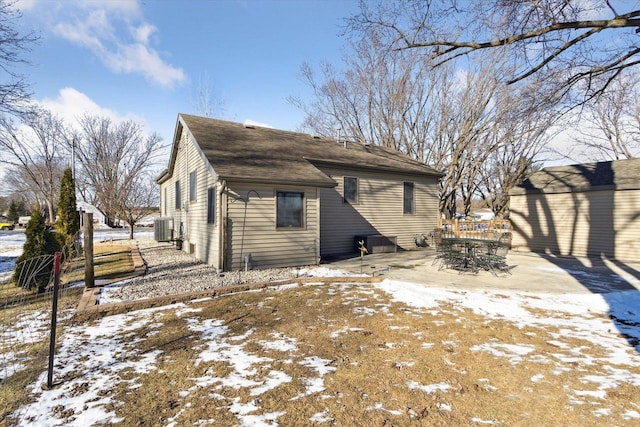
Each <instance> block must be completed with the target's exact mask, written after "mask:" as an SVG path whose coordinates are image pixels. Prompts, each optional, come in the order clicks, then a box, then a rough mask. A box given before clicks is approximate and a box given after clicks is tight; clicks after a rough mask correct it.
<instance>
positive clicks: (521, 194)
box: [509, 159, 640, 261]
mask: <svg viewBox="0 0 640 427" xmlns="http://www.w3.org/2000/svg"><path fill="white" fill-rule="evenodd" d="M509 195H510V199H511V201H510V215H509V219H510V220H511V223H512V227H513V240H512V247H513V248H514V249H516V250H517V249H520V250H528V251H534V252H542V253H551V254H557V255H570V256H597V257H603V256H604V257H607V258H615V259H618V260H635V261H637V260H638V259H639V255H638V254H640V159H631V160H617V161H611V162H598V163H586V164H578V165H571V166H556V167H548V168H544V169H542V170H541V171H539V172H536V173H534V174H533V175H531V177H530V178H529V179H527V180H526V181H524V182H523V183H522V184H521V185H520V186H518V187H516V188H514V189H513V190H511V191H510V192H509Z"/></svg>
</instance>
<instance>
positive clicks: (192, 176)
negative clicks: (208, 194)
mask: <svg viewBox="0 0 640 427" xmlns="http://www.w3.org/2000/svg"><path fill="white" fill-rule="evenodd" d="M196 194H197V193H196V171H193V172H190V173H189V201H190V202H195V201H196Z"/></svg>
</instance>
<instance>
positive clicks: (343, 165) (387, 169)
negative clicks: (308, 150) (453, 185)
mask: <svg viewBox="0 0 640 427" xmlns="http://www.w3.org/2000/svg"><path fill="white" fill-rule="evenodd" d="M304 159H305V160H307V161H309V162H310V163H318V164H322V165H326V166H338V167H341V168H349V169H359V170H366V171H377V172H379V171H384V172H392V173H400V174H405V175H407V174H409V175H422V176H429V177H437V178H441V177H443V176H444V173H442V172H440V171H437V170H433V171H417V170H413V169H403V168H394V167H389V166H379V165H376V166H366V165H356V164H353V163H344V162H338V161H335V160H326V159H315V158H311V157H304Z"/></svg>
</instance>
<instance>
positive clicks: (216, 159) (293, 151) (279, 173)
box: [158, 114, 442, 187]
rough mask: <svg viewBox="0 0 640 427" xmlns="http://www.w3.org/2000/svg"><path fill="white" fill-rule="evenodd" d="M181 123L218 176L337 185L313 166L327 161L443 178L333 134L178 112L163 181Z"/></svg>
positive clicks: (402, 158) (388, 152)
mask: <svg viewBox="0 0 640 427" xmlns="http://www.w3.org/2000/svg"><path fill="white" fill-rule="evenodd" d="M181 127H182V128H184V129H185V130H188V132H189V133H190V134H191V135H192V136H193V138H194V139H195V141H196V142H197V144H198V146H199V147H200V149H201V150H202V153H204V156H205V157H206V159H207V160H208V161H209V163H210V164H211V166H212V167H213V169H214V170H215V172H216V173H217V174H218V176H219V177H220V179H226V180H232V181H233V180H235V181H252V182H271V183H296V184H305V185H313V186H320V187H333V186H335V185H336V183H335V181H334V180H332V179H331V178H330V177H328V176H327V175H325V174H324V173H323V172H322V171H321V170H320V169H318V168H317V167H316V166H315V165H316V164H327V163H328V164H334V165H338V166H341V167H347V168H362V169H369V170H379V171H387V172H395V173H402V174H415V175H423V176H424V175H428V176H434V177H440V176H442V174H441V173H440V172H438V171H436V170H435V169H433V168H430V167H428V166H426V165H424V164H422V163H419V162H417V161H414V160H412V159H410V158H409V157H407V156H404V155H402V154H400V153H397V152H395V151H393V150H389V149H386V148H383V147H378V146H372V145H364V144H358V143H353V142H350V143H348V145H347V148H345V147H344V146H343V145H342V144H338V143H336V141H335V140H333V139H329V138H318V137H313V136H311V135H308V134H303V133H297V132H288V131H282V130H277V129H270V128H262V127H246V126H244V125H242V124H240V123H234V122H228V121H223V120H216V119H209V118H204V117H198V116H192V115H187V114H180V115H179V116H178V124H177V126H176V135H175V136H174V150H173V151H172V157H171V160H170V165H169V169H168V170H167V171H165V172H164V173H163V174H162V175H161V176H160V177H159V178H158V181H159V182H161V180H162V179H163V178H166V177H168V176H170V174H171V171H172V169H173V162H175V151H176V148H175V146H176V145H177V143H178V142H179V138H180V135H181V131H179V129H181Z"/></svg>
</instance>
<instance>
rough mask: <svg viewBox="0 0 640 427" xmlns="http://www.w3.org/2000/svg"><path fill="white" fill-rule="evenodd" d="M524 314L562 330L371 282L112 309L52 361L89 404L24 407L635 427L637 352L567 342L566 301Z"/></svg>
mask: <svg viewBox="0 0 640 427" xmlns="http://www.w3.org/2000/svg"><path fill="white" fill-rule="evenodd" d="M504 297H505V298H508V296H506V295H505V296H504ZM532 314H533V315H537V316H540V317H541V318H544V317H545V316H548V318H550V319H551V318H554V319H555V320H557V323H558V325H561V326H557V327H554V326H545V327H541V326H539V325H531V326H522V325H520V326H518V325H516V324H514V323H512V322H510V321H507V320H499V319H494V318H490V317H485V316H482V315H478V314H474V313H473V312H471V311H469V310H463V309H461V308H460V307H459V306H455V305H454V304H453V303H451V304H449V303H441V304H440V305H439V306H438V307H436V308H429V309H424V308H411V307H408V306H407V305H405V304H403V303H399V302H394V301H392V299H391V297H390V296H389V295H388V294H387V293H386V292H384V291H382V290H380V289H378V288H376V287H375V286H374V285H371V284H332V285H329V284H309V285H304V286H297V287H291V288H287V287H285V288H281V289H275V288H273V289H272V288H270V289H267V290H262V291H255V292H246V293H241V294H235V295H227V296H223V297H218V298H215V299H208V300H202V301H195V302H192V303H190V304H187V305H184V304H179V305H175V306H167V307H163V308H161V309H150V310H141V311H138V312H131V313H128V314H126V315H118V316H109V317H105V318H103V319H97V320H93V321H90V322H88V323H85V324H79V325H75V326H73V327H69V328H68V329H67V330H66V331H65V335H66V337H65V342H67V344H65V345H63V348H62V349H61V352H62V353H64V354H67V353H66V352H67V351H69V352H70V351H71V349H72V348H74V349H76V350H74V352H73V353H69V354H68V359H65V360H61V361H60V364H61V365H63V366H64V367H62V366H61V368H60V369H61V372H60V375H61V376H62V377H63V378H62V383H61V385H60V386H59V389H58V393H63V394H67V395H73V396H76V397H77V396H83V395H86V402H88V403H85V409H82V407H73V406H72V405H71V404H70V403H68V402H66V401H65V400H60V401H59V402H58V404H57V406H56V407H55V410H53V409H51V410H50V413H48V414H47V411H48V409H47V406H46V405H45V404H44V403H38V401H36V402H35V403H34V404H33V406H32V408H34V409H33V411H35V412H32V415H31V418H28V416H27V415H25V417H27V419H30V420H31V421H34V422H36V421H38V419H39V418H38V416H39V415H34V414H38V411H40V412H43V413H45V416H46V417H52V416H53V417H55V418H57V419H58V420H60V422H61V423H63V424H64V423H70V422H72V421H73V422H76V423H77V422H78V420H80V419H81V418H80V417H82V416H83V414H84V410H86V407H99V408H100V409H101V410H102V411H104V413H105V415H104V417H103V422H105V423H116V422H119V423H120V424H121V425H126V426H134V425H135V426H139V425H168V424H172V423H175V424H173V425H206V424H211V425H221V426H232V425H256V424H258V425H260V424H259V423H263V424H261V425H283V426H303V425H305V426H306V425H338V426H353V425H355V426H410V425H428V426H438V425H442V426H444V425H447V426H448V425H492V424H493V425H509V426H541V425H553V426H591V425H618V426H624V425H638V423H639V422H640V419H639V418H636V415H637V416H638V417H640V414H639V413H640V387H639V384H640V381H639V379H640V363H633V364H630V363H627V362H624V361H621V360H619V359H617V358H614V357H611V353H610V349H609V348H608V344H606V343H603V344H602V345H598V344H596V343H594V342H593V341H591V340H586V339H581V338H577V337H576V336H577V335H578V334H577V333H576V334H574V333H573V331H572V326H571V325H572V322H573V320H572V318H571V317H570V315H568V314H566V313H557V312H549V313H545V312H544V311H542V310H540V311H539V312H537V313H532ZM600 317H601V316H597V315H596V316H595V318H594V319H592V320H591V321H594V322H608V321H609V320H608V319H607V318H604V317H603V316H602V318H600ZM114 324H121V325H122V327H121V328H120V329H113V327H114V326H113V325H114ZM100 331H102V332H101V333H102V335H100ZM89 334H91V337H89ZM611 336H612V338H613V339H620V340H621V343H620V344H619V345H620V346H622V347H623V351H625V350H624V345H625V344H624V343H623V342H622V341H624V340H622V339H621V338H619V337H616V332H615V331H611ZM626 351H627V354H628V356H629V360H635V361H637V360H638V355H637V354H636V353H635V350H634V349H633V348H632V347H631V346H628V348H627V349H626ZM106 355H109V356H110V357H111V358H109V357H105V356H106ZM100 378H102V379H103V380H100ZM104 378H107V380H104ZM96 384H100V386H99V387H98V389H97V390H95V389H94V390H92V388H95V387H97V386H96ZM92 393H93V394H92ZM92 396H93V397H92ZM34 398H35V399H37V398H38V396H34ZM51 413H54V414H53V415H52V414H51ZM44 419H47V418H44Z"/></svg>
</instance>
